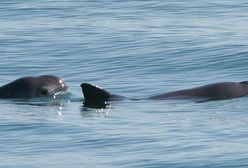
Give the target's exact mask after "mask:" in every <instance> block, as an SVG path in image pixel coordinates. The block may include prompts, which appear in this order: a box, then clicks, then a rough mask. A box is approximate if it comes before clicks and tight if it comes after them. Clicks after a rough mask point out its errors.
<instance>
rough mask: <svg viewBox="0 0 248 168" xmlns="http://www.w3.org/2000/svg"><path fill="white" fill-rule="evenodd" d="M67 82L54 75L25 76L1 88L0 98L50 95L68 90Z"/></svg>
mask: <svg viewBox="0 0 248 168" xmlns="http://www.w3.org/2000/svg"><path fill="white" fill-rule="evenodd" d="M67 89H68V87H67V85H66V84H65V82H64V81H63V80H62V79H60V78H58V77H56V76H52V75H43V76H38V77H32V76H28V77H23V78H20V79H17V80H15V81H13V82H11V83H8V84H6V85H4V86H2V87H1V88H0V98H35V97H49V96H54V95H55V94H56V93H60V92H66V91H67Z"/></svg>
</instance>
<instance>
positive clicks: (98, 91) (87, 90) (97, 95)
mask: <svg viewBox="0 0 248 168" xmlns="http://www.w3.org/2000/svg"><path fill="white" fill-rule="evenodd" d="M80 86H81V88H82V92H83V94H84V100H85V101H88V102H102V101H108V100H109V99H110V97H111V93H109V92H107V91H106V90H104V89H103V88H100V87H98V86H95V85H92V84H88V83H82V84H81V85H80Z"/></svg>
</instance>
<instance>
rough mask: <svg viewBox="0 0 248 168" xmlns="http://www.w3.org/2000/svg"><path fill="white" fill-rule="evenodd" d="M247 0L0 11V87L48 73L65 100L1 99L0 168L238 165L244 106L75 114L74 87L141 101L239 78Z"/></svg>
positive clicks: (245, 156) (38, 5) (246, 129)
mask: <svg viewBox="0 0 248 168" xmlns="http://www.w3.org/2000/svg"><path fill="white" fill-rule="evenodd" d="M247 29H248V2H247V1H245V0H236V1H231V0H217V1H213V0H210V1H205V0H197V1H196V0H195V1H194V0H188V1H180V0H166V1H165V0H151V1H141V0H140V1H139V0H126V1H121V0H110V1H100V0H95V1H90V0H89V1H88V0H82V1H80V0H73V1H71V0H34V1H28V0H8V1H4V0H2V1H0V58H1V60H0V78H1V80H0V85H3V84H5V83H7V82H10V81H12V80H14V79H16V78H19V77H22V76H27V75H33V76H36V75H43V74H53V75H57V76H59V77H61V78H63V79H64V80H65V81H66V83H67V84H68V85H69V86H70V92H71V93H72V96H71V99H72V100H71V101H67V100H63V99H62V100H42V101H41V102H37V100H27V101H12V100H1V101H0V103H1V109H0V167H4V168H6V167H9V168H10V167H11V168H13V167H18V168H19V167H25V168H27V167H30V168H31V167H32V168H33V167H101V168H102V167H106V168H109V167H180V168H186V167H189V168H194V167H206V168H207V167H223V168H227V167H230V168H233V167H248V108H247V101H248V98H247V97H244V98H238V99H231V100H224V101H215V102H214V101H213V102H207V103H195V102H191V101H183V100H170V101H168V100H167V101H146V100H143V101H129V100H126V101H120V102H112V103H111V107H110V108H109V109H103V110H96V109H85V108H83V104H82V101H81V99H83V96H82V94H81V89H80V87H79V85H80V84H81V83H82V82H90V83H94V84H97V85H100V86H102V87H104V88H106V89H108V90H110V91H112V92H114V93H118V94H121V95H125V96H128V97H141V98H142V97H146V96H150V95H156V94H159V93H164V92H167V91H172V90H177V89H183V88H189V87H194V86H199V85H204V84H209V83H214V82H223V81H243V80H248V48H247V47H248V31H247Z"/></svg>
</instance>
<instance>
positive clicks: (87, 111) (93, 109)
mask: <svg viewBox="0 0 248 168" xmlns="http://www.w3.org/2000/svg"><path fill="white" fill-rule="evenodd" d="M110 110H111V103H110V102H83V106H82V107H81V115H82V116H83V117H107V116H109V113H110Z"/></svg>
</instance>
